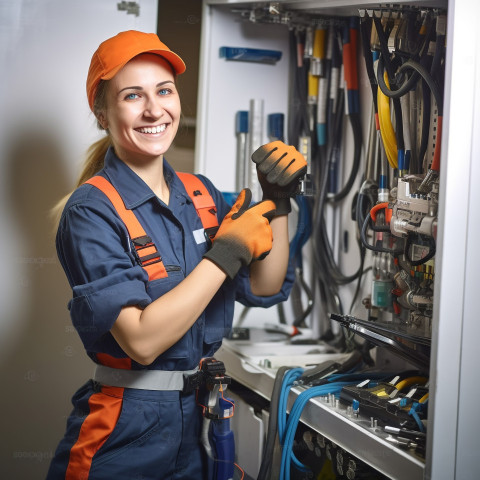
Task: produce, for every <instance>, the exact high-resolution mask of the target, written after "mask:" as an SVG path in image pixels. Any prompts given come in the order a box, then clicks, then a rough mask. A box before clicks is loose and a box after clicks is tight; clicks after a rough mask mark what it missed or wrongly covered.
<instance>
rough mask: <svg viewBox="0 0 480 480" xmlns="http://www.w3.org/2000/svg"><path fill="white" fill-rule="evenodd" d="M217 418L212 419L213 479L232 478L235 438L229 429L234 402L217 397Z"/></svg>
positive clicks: (224, 479)
mask: <svg viewBox="0 0 480 480" xmlns="http://www.w3.org/2000/svg"><path fill="white" fill-rule="evenodd" d="M218 408H219V412H218V413H219V418H218V419H215V420H212V428H211V441H212V446H213V448H214V450H215V476H214V478H215V480H232V479H233V473H234V470H235V465H234V462H235V439H234V436H233V431H232V430H231V429H230V417H231V416H232V415H233V408H234V402H233V400H230V399H225V398H222V397H220V398H219V399H218Z"/></svg>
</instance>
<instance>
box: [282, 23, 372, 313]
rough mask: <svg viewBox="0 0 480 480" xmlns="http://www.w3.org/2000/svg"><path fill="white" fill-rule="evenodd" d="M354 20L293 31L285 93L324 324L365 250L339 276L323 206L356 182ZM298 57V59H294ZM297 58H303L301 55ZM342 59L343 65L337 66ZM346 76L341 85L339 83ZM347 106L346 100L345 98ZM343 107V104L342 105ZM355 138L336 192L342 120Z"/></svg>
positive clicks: (354, 276)
mask: <svg viewBox="0 0 480 480" xmlns="http://www.w3.org/2000/svg"><path fill="white" fill-rule="evenodd" d="M357 24H358V19H357V18H355V17H352V18H349V19H348V21H347V22H345V21H344V20H340V19H333V18H323V19H316V20H315V25H317V28H316V29H313V27H310V28H300V29H293V30H292V31H291V34H290V35H291V36H290V50H291V51H290V58H291V67H292V69H293V73H292V79H291V80H292V83H293V88H291V89H290V92H291V94H290V95H291V96H290V110H289V120H290V121H289V129H288V134H289V142H290V143H295V144H298V145H299V146H300V150H301V151H302V153H304V155H305V153H306V155H305V156H306V157H307V159H308V161H309V164H310V165H311V175H312V179H313V185H314V190H315V197H314V199H313V200H312V199H309V201H311V202H312V207H311V208H312V223H313V231H312V245H313V256H314V262H315V270H314V271H315V276H316V282H317V285H318V290H319V293H320V302H321V307H322V310H323V313H324V316H325V318H327V313H329V312H332V311H333V312H342V311H343V305H342V301H341V299H340V295H339V290H338V288H339V286H341V285H345V284H347V283H350V282H352V281H354V280H356V279H358V278H359V277H360V276H361V274H362V271H363V258H364V248H363V247H362V246H361V244H360V242H358V245H359V257H360V261H359V266H358V268H357V270H356V271H355V272H354V273H352V274H348V275H347V274H345V273H343V272H342V270H341V268H340V266H339V265H338V263H337V262H336V260H335V253H334V250H335V248H334V247H333V245H332V243H333V242H334V241H335V239H333V240H331V239H330V238H329V234H328V230H329V228H328V226H327V219H326V216H327V208H328V205H338V204H339V203H340V202H342V201H343V200H345V199H346V198H347V196H348V195H349V194H350V193H351V192H352V191H353V186H354V183H355V180H356V179H357V177H358V172H359V166H360V159H361V147H362V138H361V137H362V135H361V125H360V111H359V94H358V79H357V63H356V43H357V42H356V37H357V32H358V25H357ZM299 52H300V53H299ZM301 52H304V53H303V55H302V54H301ZM342 57H343V62H342ZM342 63H343V68H344V70H345V72H346V73H345V77H346V85H345V87H344V81H343V80H342V79H341V78H340V76H341V70H342ZM344 97H345V98H346V100H345V98H344ZM345 102H346V103H345ZM345 118H347V119H348V120H349V123H350V125H351V129H352V132H353V137H354V152H353V160H352V167H351V169H350V172H349V173H348V175H346V176H347V180H346V182H345V185H344V186H343V187H342V188H340V189H339V188H338V178H339V171H340V168H341V165H340V164H341V152H342V142H343V140H344V136H345V132H344V120H345Z"/></svg>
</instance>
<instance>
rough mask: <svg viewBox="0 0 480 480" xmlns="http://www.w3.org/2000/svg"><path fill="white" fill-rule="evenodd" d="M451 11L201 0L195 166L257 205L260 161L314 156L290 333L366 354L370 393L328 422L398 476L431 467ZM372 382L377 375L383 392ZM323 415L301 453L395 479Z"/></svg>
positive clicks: (341, 404)
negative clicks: (266, 154) (398, 468)
mask: <svg viewBox="0 0 480 480" xmlns="http://www.w3.org/2000/svg"><path fill="white" fill-rule="evenodd" d="M454 3H455V2H450V3H449V5H447V3H446V2H444V1H437V2H431V1H426V2H412V3H404V2H390V3H389V4H388V5H386V4H379V3H375V2H371V1H368V2H358V4H357V3H356V2H352V1H350V2H348V1H325V2H320V1H289V2H283V1H282V2H223V1H207V2H205V4H204V17H203V22H204V24H203V29H204V30H203V39H202V48H201V55H202V57H201V63H202V65H203V72H202V74H201V78H200V82H201V83H200V105H199V110H201V113H200V114H199V118H198V120H199V124H198V129H197V158H196V164H197V168H198V169H199V170H200V171H201V172H202V173H205V174H206V175H208V176H209V177H210V178H212V179H213V180H214V183H215V184H217V185H219V186H220V188H223V189H224V190H225V191H230V192H234V191H236V190H238V189H239V188H241V186H242V185H245V186H249V187H250V188H251V189H252V191H253V192H254V194H255V193H256V194H257V200H259V199H260V198H259V196H258V195H259V190H258V184H257V183H256V175H255V171H254V169H252V165H251V163H252V162H250V163H249V162H248V160H249V156H250V155H251V153H253V151H254V150H255V149H256V148H257V147H258V146H260V145H262V144H264V143H267V142H269V141H273V140H277V139H280V140H283V141H285V142H286V143H288V144H292V145H294V146H296V148H297V149H298V150H299V151H300V152H301V153H302V154H303V155H304V157H305V158H306V159H307V161H308V165H309V168H308V174H307V176H306V177H305V179H304V180H303V182H302V185H301V189H300V191H299V192H298V193H299V195H298V196H297V197H296V199H295V201H292V203H293V206H294V211H295V212H296V217H295V219H296V224H294V225H292V226H291V227H293V228H292V229H293V234H292V241H291V257H292V258H293V261H294V262H295V267H296V283H295V287H294V290H293V291H292V298H291V300H290V305H289V306H288V308H289V310H288V312H285V311H284V312H283V319H282V318H281V319H280V323H287V324H290V325H293V326H295V327H297V328H298V329H299V330H300V331H301V332H302V331H303V332H305V333H306V337H305V338H306V339H308V340H318V342H319V344H323V345H325V344H327V345H329V346H331V347H333V348H335V349H336V350H335V351H337V352H338V351H342V352H352V351H360V352H361V353H362V356H363V359H362V361H363V362H364V367H365V366H367V368H366V371H367V372H371V373H372V375H371V377H368V374H367V376H366V377H365V378H370V380H371V381H369V382H365V383H363V384H362V382H361V381H360V380H359V381H358V383H356V384H354V383H351V384H350V385H348V386H347V385H345V386H344V387H342V389H341V391H339V392H338V393H337V394H336V397H335V398H333V397H328V396H327V397H325V396H323V397H322V399H323V400H322V401H323V403H322V402H320V403H321V407H322V408H321V409H320V410H321V412H320V410H319V412H320V413H318V418H321V419H322V421H323V422H326V423H327V424H328V421H329V420H328V421H327V420H326V417H325V416H324V415H325V413H324V412H325V410H327V411H329V412H330V414H332V415H334V416H335V422H337V421H338V422H340V424H335V425H336V426H337V430H343V429H344V432H343V433H344V435H351V434H352V433H351V430H350V427H344V426H343V424H342V422H344V423H345V424H350V423H353V424H355V425H357V426H361V427H362V428H363V429H364V437H365V441H366V442H367V443H368V442H370V441H372V436H373V437H375V435H377V433H376V432H380V431H381V434H379V435H378V438H379V443H378V448H379V449H380V450H382V449H383V450H382V451H384V452H388V455H391V461H392V462H393V463H395V462H396V461H397V460H398V462H397V464H398V465H402V466H403V467H405V470H404V472H398V473H397V474H393V476H392V477H391V478H407V476H408V475H411V474H413V475H414V477H415V478H423V476H424V475H427V474H428V473H425V472H430V471H431V465H428V462H429V456H428V447H427V446H426V444H427V433H428V435H433V434H432V433H431V430H433V415H430V412H429V406H430V405H429V403H430V404H431V403H432V402H431V400H432V397H431V396H430V394H431V391H430V387H431V381H432V378H431V373H432V372H433V375H434V380H436V379H437V378H438V377H436V376H438V373H437V371H436V365H435V364H432V361H433V362H435V361H437V360H438V356H437V355H438V351H439V350H440V348H439V346H438V345H436V344H435V341H436V340H437V338H438V329H439V327H438V318H439V315H440V313H439V312H438V311H436V309H438V305H439V302H440V300H439V298H440V287H441V286H442V285H443V286H444V288H445V284H446V283H445V282H447V281H448V280H446V279H445V278H442V281H440V280H439V278H438V277H437V274H438V272H439V266H438V262H437V252H438V245H439V241H440V242H442V232H444V228H445V225H444V224H443V223H442V221H443V218H444V217H442V209H443V210H444V209H445V198H444V197H442V194H444V193H445V191H446V190H445V186H444V185H445V183H443V187H442V182H445V175H446V170H447V169H446V167H447V165H449V163H450V162H451V160H450V159H449V161H448V162H449V163H448V164H447V163H443V162H444V161H445V160H446V154H445V153H444V152H442V149H445V148H446V147H447V144H446V142H445V140H444V138H445V134H444V135H442V133H445V128H444V126H445V122H444V104H445V99H446V98H447V99H448V98H450V96H451V91H450V90H449V87H450V86H449V84H448V78H447V76H446V73H448V69H449V65H448V55H447V50H448V48H449V42H451V36H452V33H451V32H447V24H448V23H449V9H448V7H449V6H452V5H454ZM446 121H448V120H446ZM452 304H453V302H452ZM250 315H251V314H250ZM260 315H261V314H260ZM280 316H282V314H281V315H280ZM295 341H298V343H301V341H299V337H297V339H295V337H293V338H292V342H295ZM313 344H314V342H312V345H313ZM373 347H377V348H373ZM442 351H443V353H444V354H445V350H442ZM385 359H386V360H385ZM395 359H402V361H403V362H404V363H402V362H400V363H396V360H395ZM432 359H433V360H432ZM369 361H371V364H370V365H368V362H369ZM393 365H395V367H394V368H393V367H392V366H393ZM227 368H228V363H227ZM389 368H390V370H389ZM373 372H375V374H377V373H378V374H379V375H380V376H379V377H377V378H375V380H372V379H373V377H374V376H375V375H374V374H373ZM382 373H383V374H384V375H385V376H384V377H383V378H381V374H382ZM352 382H353V381H352ZM292 385H293V384H292ZM295 385H296V384H295ZM313 385H315V384H313ZM310 386H311V385H310ZM296 388H298V386H297V387H296ZM319 392H320V390H319ZM263 393H265V392H263ZM294 395H297V396H300V392H299V391H296V390H295V392H294ZM319 395H320V394H319ZM439 404H440V402H437V405H439ZM437 408H438V407H437ZM314 411H315V410H312V409H310V410H308V412H307V414H306V417H308V418H309V419H310V420H311V424H310V426H312V424H313V430H309V429H308V428H307V430H304V431H303V432H302V431H300V430H299V431H298V432H297V434H298V435H297V437H295V442H297V443H298V444H299V445H300V444H301V445H303V447H304V451H306V450H309V451H310V452H315V451H316V449H317V447H318V449H319V450H318V451H319V452H320V450H321V448H320V443H322V442H323V444H325V439H326V441H327V444H328V442H329V441H330V442H332V438H333V437H335V438H334V439H333V446H334V448H335V449H338V452H340V457H341V461H338V462H337V463H338V464H339V465H341V470H342V471H338V469H337V471H336V472H335V474H336V476H337V478H384V477H382V473H381V472H386V471H387V470H388V472H389V474H390V475H392V469H388V468H384V465H385V462H384V459H382V460H381V461H380V460H379V459H378V458H377V459H375V458H374V457H375V455H370V457H369V454H368V452H365V451H363V452H362V454H359V455H358V456H357V457H355V451H353V450H354V448H352V446H351V442H349V441H347V440H345V442H344V443H345V445H347V444H348V447H349V448H343V447H342V446H341V445H340V446H339V444H338V443H337V441H338V442H339V443H340V444H341V443H342V439H341V438H339V435H337V434H336V433H335V434H334V433H332V431H329V432H328V433H329V434H330V437H329V435H327V434H326V432H325V431H322V428H324V429H325V428H326V429H327V430H328V428H327V427H322V422H320V421H317V420H315V413H314ZM332 412H334V413H332ZM328 418H329V417H328ZM339 418H340V419H339ZM302 419H303V417H302ZM307 424H308V422H307ZM340 425H341V426H340ZM302 428H303V427H302ZM388 428H391V429H398V431H396V430H391V431H388ZM429 430H430V431H429ZM400 431H401V432H403V434H404V436H402V435H401V434H400V433H399V432H400ZM355 432H357V431H356V430H355ZM412 432H416V433H412ZM356 434H357V433H356ZM356 434H355V435H356ZM340 437H341V435H340ZM361 437H362V434H360V436H359V437H356V438H361ZM367 438H368V441H367V440H366V439H367ZM385 440H386V441H387V443H388V442H390V445H391V446H392V447H394V449H393V451H394V452H395V453H391V449H390V448H389V447H388V448H385ZM302 442H303V443H302ZM319 442H320V443H319ZM373 444H375V440H373ZM297 446H298V445H297ZM322 448H323V452H324V453H325V452H326V450H325V445H323V447H322ZM358 448H359V450H362V447H361V446H360V445H359V447H358ZM385 454H386V455H387V453H385ZM344 456H345V458H347V457H348V459H349V460H352V463H351V464H350V465H351V466H353V465H356V463H355V458H356V459H357V461H358V462H359V463H358V464H359V465H360V464H362V462H363V460H366V464H369V466H370V467H372V466H373V467H375V466H377V467H378V472H377V473H378V477H375V476H371V475H373V473H372V472H371V471H370V470H368V468H366V467H365V465H364V466H363V467H362V468H363V472H364V475H365V476H364V477H361V476H358V477H356V476H354V473H355V472H354V470H355V469H354V468H353V467H352V468H351V469H350V476H348V475H347V473H346V472H347V471H348V465H349V461H348V460H347V461H345V462H344V461H343V457H344ZM314 457H315V455H313V456H312V455H306V459H305V461H307V460H308V459H310V461H313V462H314V463H315V461H314ZM318 458H320V457H318ZM400 458H401V459H402V460H399V459H400ZM405 458H409V459H410V460H407V461H406V463H403V462H404V461H405ZM330 461H331V462H332V465H333V467H332V468H334V467H335V465H336V463H335V461H332V459H331V458H330ZM409 461H410V462H411V466H412V467H411V469H410V470H409V468H408V467H406V465H407V464H408V462H409ZM362 465H363V464H362ZM425 465H427V468H425ZM316 466H317V467H318V464H317V465H316ZM419 466H420V467H419ZM334 469H335V468H334ZM313 470H314V471H315V469H313ZM317 470H318V468H317ZM360 470H361V469H359V470H358V471H359V472H360ZM394 470H395V469H393V471H394ZM292 471H293V469H292ZM367 471H368V472H370V473H368V472H367ZM373 471H375V468H373ZM365 472H367V473H365ZM316 473H317V474H319V473H320V471H316ZM352 475H353V476H352ZM359 475H360V473H359ZM368 475H370V476H368ZM405 475H407V476H405ZM282 478H283V477H282ZM285 478H287V477H285ZM295 478H296V477H295ZM298 478H306V477H298ZM385 478H386V477H385Z"/></svg>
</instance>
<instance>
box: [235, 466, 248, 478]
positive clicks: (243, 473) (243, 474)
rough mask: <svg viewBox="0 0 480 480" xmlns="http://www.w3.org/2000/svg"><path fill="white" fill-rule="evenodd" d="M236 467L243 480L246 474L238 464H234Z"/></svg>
mask: <svg viewBox="0 0 480 480" xmlns="http://www.w3.org/2000/svg"><path fill="white" fill-rule="evenodd" d="M234 465H235V466H236V467H237V468H238V469H239V470H240V471H241V472H242V476H241V478H240V480H243V477H244V476H245V472H244V471H243V470H242V469H241V467H240V465H238V464H237V463H234Z"/></svg>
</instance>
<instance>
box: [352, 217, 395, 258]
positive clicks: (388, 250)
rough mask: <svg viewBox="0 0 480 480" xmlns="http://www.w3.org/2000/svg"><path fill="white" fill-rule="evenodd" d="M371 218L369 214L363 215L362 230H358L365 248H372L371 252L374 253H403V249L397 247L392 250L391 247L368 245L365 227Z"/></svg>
mask: <svg viewBox="0 0 480 480" xmlns="http://www.w3.org/2000/svg"><path fill="white" fill-rule="evenodd" d="M370 220H371V217H370V215H367V216H366V217H365V220H364V222H363V226H362V230H361V231H360V238H361V241H362V244H363V246H364V247H365V248H368V250H372V251H373V252H376V253H390V254H392V255H400V254H402V253H403V249H401V250H400V249H398V250H394V249H391V248H384V247H376V246H374V245H370V244H369V243H368V241H367V228H368V223H369V221H370Z"/></svg>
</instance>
